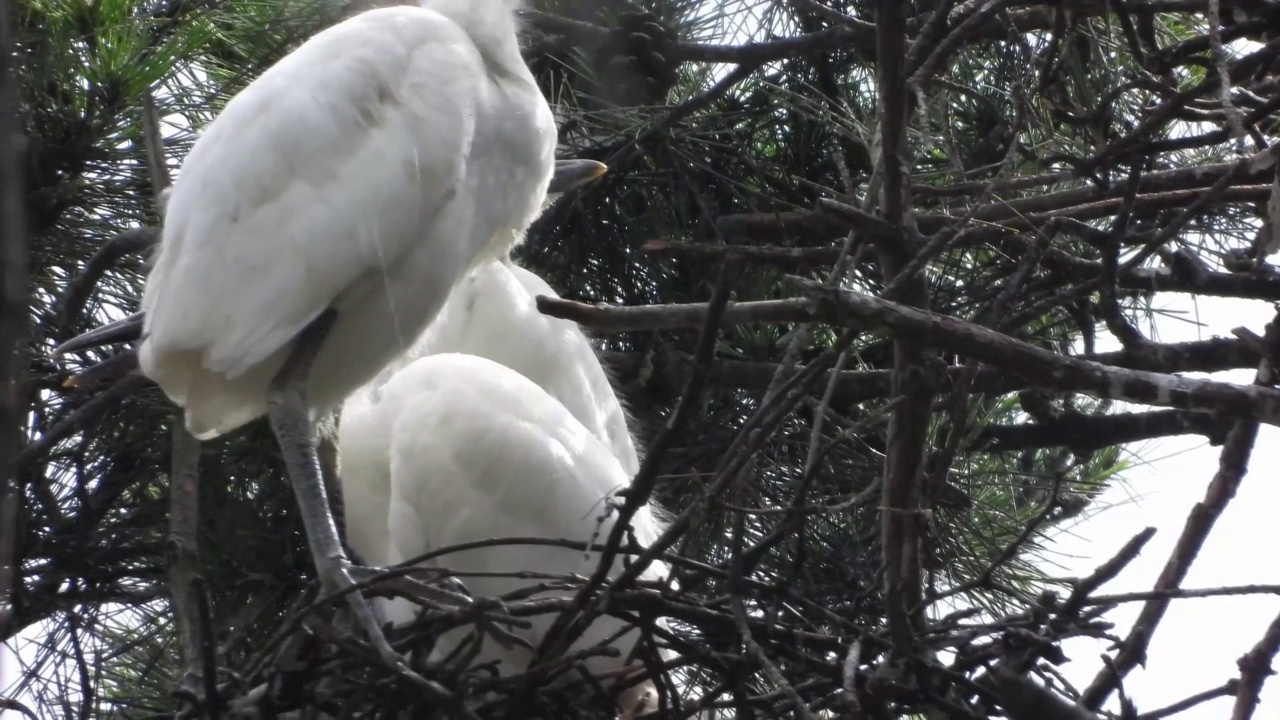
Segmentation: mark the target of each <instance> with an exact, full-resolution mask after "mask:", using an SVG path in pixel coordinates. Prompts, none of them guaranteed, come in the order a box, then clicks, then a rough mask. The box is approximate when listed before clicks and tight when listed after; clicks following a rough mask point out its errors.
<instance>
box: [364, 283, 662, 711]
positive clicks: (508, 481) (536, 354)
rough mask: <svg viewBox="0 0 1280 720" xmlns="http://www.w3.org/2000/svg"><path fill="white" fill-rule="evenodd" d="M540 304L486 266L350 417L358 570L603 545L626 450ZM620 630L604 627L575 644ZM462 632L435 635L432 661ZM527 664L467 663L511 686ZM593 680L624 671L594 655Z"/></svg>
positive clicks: (644, 523) (487, 562) (617, 407)
mask: <svg viewBox="0 0 1280 720" xmlns="http://www.w3.org/2000/svg"><path fill="white" fill-rule="evenodd" d="M537 295H548V296H552V297H554V296H555V293H554V292H553V291H552V290H551V288H550V287H549V286H548V285H547V284H546V283H545V282H544V281H543V280H542V279H541V278H539V277H538V276H537V275H534V274H533V273H530V272H529V271H527V270H524V269H522V268H519V267H517V266H515V265H513V264H511V263H510V262H509V261H506V260H493V261H488V262H485V263H483V264H481V265H480V266H479V267H477V268H476V270H475V271H474V272H473V273H472V274H471V275H469V276H468V277H467V278H466V279H465V280H463V282H462V283H460V284H459V286H458V288H457V290H456V291H455V293H454V295H452V296H451V297H450V298H449V301H448V303H447V304H446V306H445V308H444V309H443V310H442V311H441V313H440V315H439V317H438V318H437V319H436V321H435V322H434V323H432V325H431V326H430V327H429V328H428V329H427V331H426V332H425V333H424V334H423V336H422V338H421V339H420V340H419V342H418V343H417V344H416V345H415V347H414V349H413V350H412V351H411V352H410V353H409V355H407V356H406V357H405V358H403V359H402V361H401V362H400V363H397V366H393V367H391V368H388V369H387V370H386V371H384V373H383V374H382V375H381V376H380V377H379V378H377V379H375V380H374V381H373V382H371V383H369V384H368V385H367V386H366V387H365V388H363V389H361V390H360V391H358V392H356V393H355V394H354V395H353V396H352V397H351V398H350V399H349V400H348V401H347V403H346V404H345V405H344V407H343V414H342V419H341V422H340V425H339V449H340V456H341V462H342V472H341V477H342V481H343V496H344V498H345V502H346V513H347V514H346V523H347V539H348V542H350V544H351V546H352V547H353V548H354V549H355V550H356V552H358V553H360V554H361V555H364V556H365V557H366V559H367V560H369V561H371V562H375V563H378V564H392V563H398V562H403V561H405V560H409V559H411V558H413V557H415V556H418V555H421V554H423V553H425V552H427V551H428V550H431V549H439V548H443V547H447V546H450V545H455V544H458V543H464V542H470V541H474V540H482V539H488V538H501V537H517V536H531V537H542V538H553V539H559V538H564V539H571V540H576V541H581V542H588V541H590V540H592V539H593V538H595V540H596V541H598V542H603V539H604V538H606V537H607V536H608V533H609V531H610V529H611V528H612V526H613V521H612V517H611V516H610V517H609V518H608V519H607V520H605V522H603V523H601V522H600V521H599V520H600V517H601V516H602V515H605V514H606V508H605V504H604V501H605V498H606V497H608V496H609V495H611V494H613V493H616V492H617V491H619V490H622V489H625V488H626V487H627V486H628V485H629V483H630V481H631V478H632V476H633V475H634V473H635V471H636V470H637V469H638V466H639V462H638V460H637V455H636V449H635V445H634V443H633V441H632V439H631V435H630V434H629V432H628V431H627V427H626V416H625V413H624V412H623V409H622V406H621V404H620V403H619V401H618V398H617V396H616V395H615V394H614V392H613V389H612V387H611V386H610V384H609V379H608V377H607V376H606V374H605V372H604V369H603V368H602V367H601V365H600V361H599V359H598V358H597V357H596V354H595V351H594V348H592V346H591V343H590V341H589V340H588V339H587V338H586V336H585V335H583V333H582V331H581V330H580V329H579V328H578V326H577V325H576V324H574V323H571V322H568V321H565V320H558V319H554V318H549V317H546V316H544V315H541V314H540V313H538V311H537V308H536V305H535V297H536V296H537ZM458 353H471V354H458ZM415 358H416V359H415ZM495 361H496V362H495ZM499 363H501V364H499ZM632 526H633V528H634V530H635V533H636V537H637V539H638V540H639V541H640V542H641V543H642V544H648V543H650V542H652V541H653V540H654V539H655V538H656V537H657V535H658V533H659V531H660V525H659V522H658V520H657V519H656V518H655V517H654V513H653V510H652V509H651V508H649V507H644V508H642V509H641V510H640V512H639V513H637V515H636V516H635V518H634V519H633V520H632ZM597 562H598V555H597V554H595V553H592V554H590V555H584V553H583V552H582V551H581V550H576V551H575V550H568V549H557V548H548V547H544V546H518V545H517V546H505V547H493V548H483V549H476V550H469V551H466V552H463V553H456V554H449V555H447V556H445V557H442V558H440V559H439V561H438V564H439V565H441V566H444V567H448V568H451V569H453V570H456V571H462V572H516V571H537V572H544V573H552V574H568V573H576V574H580V575H584V576H589V575H590V574H591V573H592V572H593V571H594V569H595V567H596V564H597ZM620 567H621V565H620V562H619V563H617V564H615V567H614V571H615V572H616V571H617V570H618V569H620ZM664 574H665V566H664V565H662V564H661V563H654V564H653V565H651V566H650V567H649V568H648V570H647V572H646V573H645V574H644V576H643V577H644V578H645V579H656V578H659V577H661V576H663V575H664ZM464 582H465V583H466V584H467V586H468V589H470V590H471V592H472V593H474V594H476V595H478V596H498V595H503V594H505V593H509V592H511V591H513V590H516V589H519V588H522V587H526V586H527V585H529V584H530V583H529V581H527V580H520V579H514V578H493V577H486V578H471V577H464ZM382 607H383V613H384V619H385V620H389V621H392V622H396V623H402V622H407V621H409V620H411V619H412V618H413V616H414V614H415V607H414V606H413V605H411V604H409V603H407V602H404V601H391V602H389V603H387V604H385V605H383V606H382ZM553 619H554V616H551V615H547V616H541V617H538V618H534V622H535V627H534V628H532V629H531V630H529V631H520V632H521V633H522V634H525V636H526V637H527V639H529V640H530V641H531V643H532V644H533V645H534V646H535V647H536V646H537V643H538V641H539V640H540V639H541V637H542V635H543V634H544V633H545V632H546V630H547V628H548V627H549V626H550V624H551V622H552V621H553ZM624 626H625V624H624V623H622V622H621V621H618V620H614V619H612V618H600V619H598V620H597V621H596V622H595V623H593V624H592V626H591V627H590V629H589V631H588V632H587V634H585V635H584V637H583V638H582V639H581V640H579V642H578V643H577V644H576V645H575V646H574V647H575V648H581V647H587V646H589V645H591V644H595V643H597V642H600V641H602V640H604V639H606V638H608V637H609V636H610V635H612V634H613V633H615V632H617V631H619V630H621V629H622V628H623V627H624ZM463 635H464V633H463V632H461V631H459V632H454V633H451V634H449V635H446V636H445V637H443V638H441V644H440V646H439V650H440V652H442V653H443V652H448V651H449V650H450V649H451V648H452V647H454V646H455V645H456V643H457V642H459V641H460V640H461V638H462V636H463ZM636 638H637V634H636V633H635V632H631V633H628V634H627V635H625V636H624V637H623V638H621V639H619V640H618V641H616V642H615V645H616V646H617V647H619V649H620V650H622V652H623V654H624V656H625V655H626V654H627V653H628V652H629V651H630V650H631V648H632V647H633V645H634V644H635V641H636ZM530 659H531V658H530V655H529V653H528V651H527V650H524V649H523V648H519V647H517V648H513V649H510V650H508V649H504V648H502V647H501V646H499V645H498V644H497V643H495V642H492V641H489V642H487V643H486V644H485V651H484V652H483V654H482V655H481V656H480V657H479V658H478V659H477V662H488V661H491V660H499V661H500V662H501V665H500V667H501V668H502V670H503V672H507V673H509V672H514V671H519V670H523V669H524V668H525V667H526V666H527V665H528V662H529V660H530ZM589 667H590V668H591V669H592V671H593V672H597V673H599V672H602V671H606V672H607V671H610V670H617V669H619V668H621V667H623V665H622V663H621V661H619V660H618V659H608V658H597V659H595V660H593V661H592V662H591V663H590V664H589ZM631 667H637V665H632V666H631ZM621 702H622V707H623V708H624V709H630V708H632V707H634V706H635V705H636V703H637V702H640V703H641V704H643V705H645V706H646V707H656V706H655V705H653V704H652V703H654V702H656V694H655V691H654V690H653V688H652V686H651V685H650V684H645V685H641V686H639V687H637V688H636V689H635V690H634V691H633V692H632V693H630V694H629V695H627V696H624V697H623V698H622V700H621Z"/></svg>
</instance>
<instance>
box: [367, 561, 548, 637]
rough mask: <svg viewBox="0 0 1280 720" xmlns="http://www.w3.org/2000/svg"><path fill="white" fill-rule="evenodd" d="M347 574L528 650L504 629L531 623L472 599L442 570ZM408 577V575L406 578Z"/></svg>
mask: <svg viewBox="0 0 1280 720" xmlns="http://www.w3.org/2000/svg"><path fill="white" fill-rule="evenodd" d="M347 569H348V573H349V574H350V575H351V577H352V579H353V580H354V581H355V582H356V583H357V584H359V585H363V586H366V587H370V586H373V587H378V588H380V589H384V590H386V591H389V592H390V593H391V594H394V595H398V596H401V597H404V598H406V599H408V600H411V601H414V602H418V603H432V604H435V605H437V606H439V605H443V606H446V607H448V608H456V609H458V610H464V611H466V612H467V616H468V617H469V619H470V620H471V621H472V622H474V623H475V624H476V627H477V628H478V629H480V630H481V631H482V632H484V633H486V634H488V635H489V636H490V637H492V638H493V639H494V640H495V641H497V642H498V643H499V644H500V645H502V646H503V647H504V648H507V649H511V648H512V647H513V646H515V645H520V646H522V647H525V648H528V649H530V650H532V647H530V645H529V642H528V641H527V640H525V639H524V638H522V637H519V636H518V635H515V634H514V633H512V632H511V631H510V630H508V629H507V628H511V627H515V628H529V627H532V623H530V622H529V621H527V620H520V619H518V618H514V617H512V616H511V615H510V614H509V613H508V612H507V608H506V606H505V605H504V604H503V603H502V602H501V601H499V600H496V599H493V598H480V599H478V600H477V599H474V598H472V596H471V593H470V592H468V591H467V588H466V586H465V585H463V584H462V582H461V581H460V580H458V579H457V578H455V577H453V576H451V575H449V574H448V573H447V572H445V571H443V570H439V569H436V568H429V567H415V568H412V569H409V570H400V571H396V570H387V569H383V568H377V567H366V566H360V565H350V566H349V567H348V568H347ZM410 574H412V576H411V575H410Z"/></svg>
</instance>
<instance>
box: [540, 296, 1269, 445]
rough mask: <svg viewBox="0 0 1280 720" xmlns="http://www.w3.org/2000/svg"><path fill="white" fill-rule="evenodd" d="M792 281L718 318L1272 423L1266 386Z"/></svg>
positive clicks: (666, 316) (636, 322)
mask: <svg viewBox="0 0 1280 720" xmlns="http://www.w3.org/2000/svg"><path fill="white" fill-rule="evenodd" d="M794 282H795V283H796V284H797V285H799V286H801V287H804V288H806V292H807V293H809V294H810V297H808V298H804V299H800V298H795V299H790V300H770V301H763V302H749V303H731V304H730V305H729V307H728V308H727V309H726V310H725V317H724V322H725V323H736V324H750V323H787V322H825V323H830V324H833V325H843V326H850V327H856V328H860V329H864V330H881V331H887V332H889V333H890V334H892V335H899V334H902V335H910V336H914V337H917V338H919V339H920V341H921V342H923V343H925V344H927V345H930V346H932V347H936V348H939V349H941V350H946V351H948V352H953V353H956V354H958V355H962V356H966V357H972V358H974V359H976V360H979V361H981V362H984V363H988V364H990V365H993V366H995V367H997V368H1000V369H1002V370H1003V371H1004V372H1005V373H1007V374H1010V375H1013V376H1016V377H1019V378H1022V380H1023V381H1024V382H1026V383H1027V384H1028V385H1030V386H1032V387H1044V388H1050V389H1054V390H1061V391H1072V392H1081V393H1085V394H1087V395H1091V396H1093V397H1099V398H1108V399H1112V400H1126V401H1129V402H1134V403H1141V404H1145V405H1154V406H1158V407H1171V408H1178V409H1181V410H1202V411H1209V412H1223V413H1227V414H1229V415H1231V416H1232V417H1252V418H1256V419H1258V420H1261V421H1263V422H1266V423H1268V424H1273V425H1280V392H1277V391H1276V390H1273V389H1271V388H1264V387H1258V386H1241V385H1235V384H1232V383H1224V382H1215V381H1212V380H1200V379H1192V378H1182V377H1176V376H1170V375H1165V374H1160V373H1154V372H1147V371H1141V370H1125V369H1121V368H1116V367H1108V366H1106V365H1102V364H1101V363H1098V362H1092V361H1089V360H1081V359H1079V358H1074V357H1068V356H1065V355H1058V354H1056V353H1053V352H1050V351H1048V350H1045V349H1043V348H1039V347H1036V346H1034V345H1031V344H1029V343H1025V342H1022V341H1020V340H1015V339H1013V338H1010V337H1007V336H1005V335H1001V334H999V333H997V332H995V331H992V330H989V329H987V328H983V327H980V326H977V325H974V324H972V323H968V322H965V321H963V320H959V319H957V318H953V317H948V316H945V315H939V314H936V313H931V312H926V311H923V310H917V309H915V308H909V307H906V306H904V305H900V304H898V303H894V302H889V301H887V300H880V299H878V298H874V297H870V296H866V295H860V294H858V293H853V292H848V291H830V290H825V289H823V288H821V287H818V286H816V285H814V284H812V283H810V282H809V281H807V280H803V279H799V278H797V279H794ZM538 310H539V311H540V312H543V313H545V314H547V315H551V316H552V317H559V318H565V319H567V320H573V321H575V322H578V323H580V324H582V325H585V326H587V327H590V328H592V329H595V330H608V331H615V332H621V331H634V330H673V329H678V328H690V327H698V326H700V324H701V320H702V318H703V316H704V315H705V314H706V305H705V304H699V303H694V304H689V305H653V306H646V307H626V308H616V307H605V306H592V305H586V304H583V303H575V302H572V301H568V300H561V299H559V298H547V297H539V298H538Z"/></svg>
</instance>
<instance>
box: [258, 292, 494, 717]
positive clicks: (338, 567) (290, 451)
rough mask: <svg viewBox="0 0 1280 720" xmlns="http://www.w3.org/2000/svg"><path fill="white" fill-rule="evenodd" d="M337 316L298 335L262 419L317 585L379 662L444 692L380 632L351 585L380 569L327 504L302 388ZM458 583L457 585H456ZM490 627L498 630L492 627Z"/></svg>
mask: <svg viewBox="0 0 1280 720" xmlns="http://www.w3.org/2000/svg"><path fill="white" fill-rule="evenodd" d="M336 319H337V313H336V312H335V311H333V310H326V311H325V312H324V313H323V314H321V315H320V316H319V317H317V318H316V319H315V320H313V321H311V323H310V324H309V325H307V327H306V328H304V329H303V331H302V332H301V333H299V334H298V339H297V341H296V343H295V344H294V347H293V350H292V351H290V353H289V355H288V357H286V358H285V361H284V365H283V366H282V367H281V368H280V371H279V372H278V373H276V376H275V378H273V379H272V381H271V384H270V385H269V386H268V387H267V417H268V419H269V420H270V421H271V430H272V431H273V432H274V433H275V436H276V442H277V443H278V444H279V445H280V453H281V455H283V456H284V462H285V469H286V471H287V473H288V475H289V482H290V484H291V485H292V486H293V493H294V495H295V496H296V497H297V499H298V509H299V510H301V512H302V524H303V527H304V528H305V529H306V532H307V544H308V545H309V546H310V548H311V556H312V559H313V560H314V561H315V564H316V574H317V575H318V576H319V577H320V583H321V587H322V588H323V589H324V591H325V592H326V593H343V594H345V597H346V600H347V604H348V605H349V606H350V607H351V611H352V613H354V615H355V619H356V623H357V624H358V625H360V627H361V628H363V629H364V631H365V634H366V635H368V636H369V641H370V642H371V643H372V644H373V647H374V649H375V650H377V651H378V655H379V656H381V657H382V659H383V661H384V662H386V663H387V664H388V665H390V666H391V667H394V668H397V669H399V670H400V671H401V672H402V674H405V675H407V676H409V677H411V678H412V679H413V680H414V681H415V682H417V683H419V685H420V686H422V685H423V684H426V685H430V686H432V687H430V688H426V689H427V690H428V691H429V692H430V693H443V694H445V695H447V693H444V688H441V687H439V686H438V685H436V683H431V682H430V681H428V680H425V679H423V678H421V677H420V676H418V675H417V674H416V673H413V672H412V671H410V670H409V668H408V665H407V664H406V663H405V660H404V658H403V657H401V656H400V654H399V653H397V652H396V651H395V650H394V649H392V647H391V644H390V643H388V642H387V638H386V635H384V634H383V632H382V629H381V628H380V627H379V625H378V620H377V617H376V616H375V615H374V614H373V608H371V607H370V606H369V602H368V601H367V600H366V599H365V597H364V595H363V594H361V593H360V591H359V590H358V589H357V588H356V585H357V583H358V582H368V581H370V580H374V579H377V578H379V576H380V575H381V574H382V571H381V570H379V569H375V568H368V567H358V566H355V565H353V564H352V563H351V561H350V560H349V559H348V558H347V554H346V553H345V552H344V551H343V549H342V541H341V540H340V539H339V535H338V526H337V524H336V523H335V522H334V517H333V512H332V510H331V508H330V505H329V494H328V492H327V490H326V488H325V480H324V473H323V471H322V470H321V465H320V457H319V453H318V450H317V439H316V433H315V430H314V428H313V427H312V424H311V416H310V408H309V406H308V405H307V397H306V392H305V388H306V381H307V376H308V374H309V372H310V370H311V365H312V363H314V361H315V358H316V355H317V354H318V353H319V351H320V347H321V346H322V345H323V344H324V340H325V338H326V337H327V336H328V334H329V330H330V329H331V328H332V327H333V323H334V321H335V320H336ZM455 582H456V581H455ZM457 584H458V585H459V587H460V586H461V583H457ZM387 585H388V586H389V587H393V588H398V589H399V590H400V591H401V592H402V593H404V594H405V595H407V596H409V597H411V598H412V597H414V596H417V597H418V598H429V599H433V600H436V601H439V602H443V603H447V604H451V605H455V606H462V607H473V609H475V610H477V611H478V612H477V614H478V615H480V614H482V613H484V611H485V610H486V609H487V607H488V606H487V605H486V606H481V607H475V604H474V602H473V601H472V600H471V598H470V597H469V596H467V595H466V594H464V593H465V588H462V590H463V592H461V593H459V592H456V591H455V592H451V591H449V590H445V589H442V588H434V587H431V586H429V585H427V584H425V583H422V582H419V581H417V580H414V579H412V578H406V577H400V578H397V579H392V580H390V581H388V582H387ZM495 614H496V613H495ZM482 619H483V620H487V621H490V622H492V621H494V620H497V621H499V622H502V621H505V620H506V618H495V617H489V618H482ZM516 622H518V621H516ZM494 631H495V632H498V633H499V634H501V633H502V631H500V630H497V629H496V628H495V629H494ZM443 696H444V695H442V697H443Z"/></svg>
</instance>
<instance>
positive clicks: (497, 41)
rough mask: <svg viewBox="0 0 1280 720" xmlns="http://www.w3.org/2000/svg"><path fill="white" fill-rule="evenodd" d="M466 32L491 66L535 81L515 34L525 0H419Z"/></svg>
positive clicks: (515, 76)
mask: <svg viewBox="0 0 1280 720" xmlns="http://www.w3.org/2000/svg"><path fill="white" fill-rule="evenodd" d="M420 1H421V3H422V7H424V8H429V9H431V10H435V11H436V12H438V13H440V14H441V15H444V16H445V17H447V18H449V19H450V20H452V21H454V22H455V23H457V24H458V26H459V27H461V28H462V29H463V30H464V31H466V33H467V35H469V36H470V37H471V41H472V42H473V43H474V44H475V46H476V49H477V50H479V51H480V54H481V55H482V56H483V57H484V60H485V62H486V63H487V64H488V65H489V66H490V68H491V69H492V70H493V71H494V72H496V73H498V74H501V75H507V76H511V77H513V78H514V79H519V80H527V81H528V82H529V83H531V84H532V83H533V82H534V80H533V75H532V74H531V73H530V72H529V66H528V65H526V64H525V61H524V58H523V57H522V56H521V55H520V44H519V40H518V39H517V36H516V30H517V26H518V20H517V18H516V11H517V10H519V9H521V8H522V7H524V5H525V2H524V0H420Z"/></svg>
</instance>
